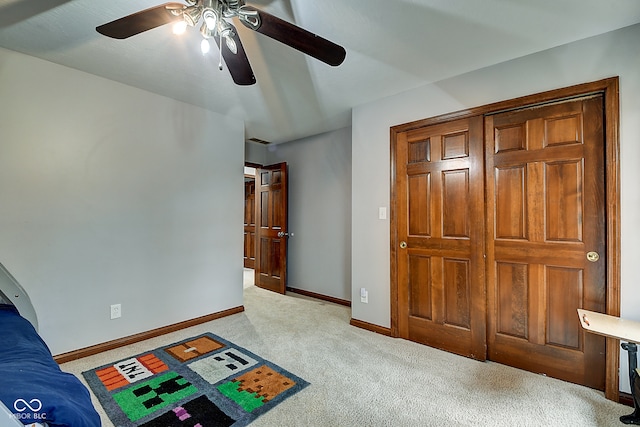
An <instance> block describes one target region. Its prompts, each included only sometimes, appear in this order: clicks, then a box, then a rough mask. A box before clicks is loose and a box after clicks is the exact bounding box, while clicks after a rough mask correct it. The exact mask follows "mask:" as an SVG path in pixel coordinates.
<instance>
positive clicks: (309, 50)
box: [240, 5, 347, 67]
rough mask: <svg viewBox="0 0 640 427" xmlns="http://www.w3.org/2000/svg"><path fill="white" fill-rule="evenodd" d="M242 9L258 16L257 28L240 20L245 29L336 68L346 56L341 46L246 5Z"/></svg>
mask: <svg viewBox="0 0 640 427" xmlns="http://www.w3.org/2000/svg"><path fill="white" fill-rule="evenodd" d="M242 9H243V10H246V11H253V12H257V13H258V15H259V16H260V21H259V24H258V26H257V27H256V26H253V25H251V24H249V23H247V22H245V21H244V20H240V22H242V23H243V24H244V25H245V26H246V27H248V28H251V29H252V30H254V31H257V32H259V33H262V34H264V35H265V36H268V37H271V38H272V39H275V40H278V41H279V42H281V43H284V44H286V45H288V46H291V47H292V48H294V49H296V50H299V51H300V52H302V53H305V54H307V55H309V56H312V57H314V58H316V59H319V60H320V61H322V62H324V63H326V64H329V65H332V66H334V67H335V66H338V65H340V64H342V62H343V61H344V59H345V57H346V55H347V52H346V51H345V50H344V48H343V47H342V46H340V45H337V44H335V43H333V42H331V41H329V40H327V39H325V38H322V37H320V36H318V35H316V34H313V33H311V32H309V31H307V30H305V29H304V28H300V27H298V26H297V25H294V24H292V23H290V22H287V21H285V20H282V19H280V18H278V17H276V16H273V15H271V14H269V13H267V12H263V11H262V10H259V9H256V8H254V7H251V6H248V5H245V6H243V7H242Z"/></svg>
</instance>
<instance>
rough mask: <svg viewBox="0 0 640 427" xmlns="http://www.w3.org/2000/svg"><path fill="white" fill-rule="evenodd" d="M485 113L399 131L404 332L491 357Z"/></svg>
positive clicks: (399, 280) (427, 341)
mask: <svg viewBox="0 0 640 427" xmlns="http://www.w3.org/2000/svg"><path fill="white" fill-rule="evenodd" d="M483 143H484V141H483V127H482V117H481V116H478V117H472V118H467V119H461V120H455V121H452V122H447V123H442V124H436V125H432V126H426V127H423V128H420V129H417V130H411V131H407V132H402V133H399V134H398V135H397V139H396V147H395V155H396V158H395V169H396V174H395V176H396V178H395V179H396V182H395V184H394V186H395V188H396V194H397V196H396V198H395V206H394V212H396V213H397V237H398V238H397V240H398V242H399V243H400V245H399V247H398V248H396V249H395V250H396V253H397V283H398V334H399V336H400V337H402V338H407V339H410V340H412V341H417V342H420V343H424V344H427V345H430V346H432V347H437V348H440V349H443V350H447V351H451V352H454V353H458V354H461V355H464V356H468V357H473V358H475V359H479V360H485V357H486V311H485V307H486V303H485V284H484V283H485V282H484V259H483V247H484V245H483V241H484V185H483V182H484V180H483V176H484V171H483Z"/></svg>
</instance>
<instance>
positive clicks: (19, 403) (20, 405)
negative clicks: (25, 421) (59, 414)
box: [13, 399, 42, 412]
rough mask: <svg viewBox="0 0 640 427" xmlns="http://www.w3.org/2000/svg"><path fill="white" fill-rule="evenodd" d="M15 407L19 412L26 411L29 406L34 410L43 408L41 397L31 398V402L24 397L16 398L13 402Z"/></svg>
mask: <svg viewBox="0 0 640 427" xmlns="http://www.w3.org/2000/svg"><path fill="white" fill-rule="evenodd" d="M31 405H33V406H31ZM13 408H14V409H15V410H16V411H18V412H24V411H26V410H27V408H28V409H30V410H31V411H32V412H38V411H39V410H40V409H42V402H40V400H39V399H31V400H30V401H29V402H27V401H26V400H24V399H16V401H15V402H13Z"/></svg>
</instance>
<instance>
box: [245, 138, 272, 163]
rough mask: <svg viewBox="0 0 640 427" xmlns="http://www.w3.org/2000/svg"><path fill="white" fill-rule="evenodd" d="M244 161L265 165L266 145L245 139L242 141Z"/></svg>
mask: <svg viewBox="0 0 640 427" xmlns="http://www.w3.org/2000/svg"><path fill="white" fill-rule="evenodd" d="M244 161H245V162H249V163H257V164H259V165H265V164H266V163H267V146H266V145H263V144H258V143H257V142H249V141H246V142H245V143H244Z"/></svg>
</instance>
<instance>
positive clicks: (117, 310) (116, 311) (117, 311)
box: [111, 304, 122, 319]
mask: <svg viewBox="0 0 640 427" xmlns="http://www.w3.org/2000/svg"><path fill="white" fill-rule="evenodd" d="M121 316H122V305H121V304H112V305H111V319H117V318H118V317H121Z"/></svg>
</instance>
